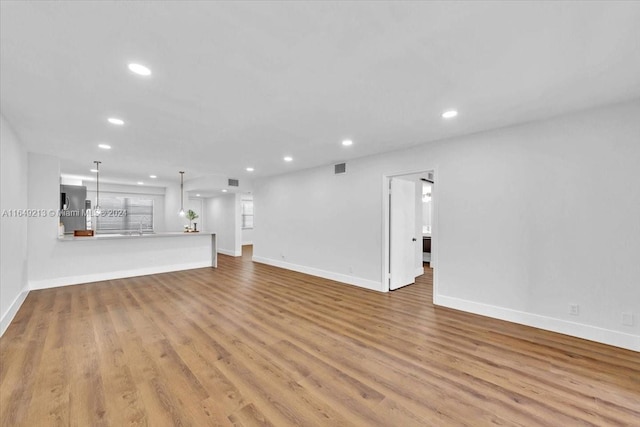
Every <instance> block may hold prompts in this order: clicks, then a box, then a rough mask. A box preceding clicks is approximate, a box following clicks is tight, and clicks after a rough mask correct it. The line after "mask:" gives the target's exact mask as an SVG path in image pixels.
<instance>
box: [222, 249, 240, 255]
mask: <svg viewBox="0 0 640 427" xmlns="http://www.w3.org/2000/svg"><path fill="white" fill-rule="evenodd" d="M218 253H219V254H223V255H229V256H242V250H239V251H232V250H231V249H220V248H218Z"/></svg>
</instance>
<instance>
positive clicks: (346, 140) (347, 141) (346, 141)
mask: <svg viewBox="0 0 640 427" xmlns="http://www.w3.org/2000/svg"><path fill="white" fill-rule="evenodd" d="M342 145H344V146H345V147H348V146H350V145H353V141H352V140H350V139H345V140H344V141H342Z"/></svg>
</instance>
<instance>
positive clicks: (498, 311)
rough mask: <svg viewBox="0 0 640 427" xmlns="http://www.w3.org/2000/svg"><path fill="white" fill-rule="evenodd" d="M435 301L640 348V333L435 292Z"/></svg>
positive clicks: (469, 310)
mask: <svg viewBox="0 0 640 427" xmlns="http://www.w3.org/2000/svg"><path fill="white" fill-rule="evenodd" d="M433 299H434V304H435V305H439V306H442V307H449V308H453V309H456V310H462V311H466V312H469V313H474V314H479V315H481V316H488V317H492V318H494V319H500V320H506V321H508V322H513V323H518V324H521V325H526V326H531V327H534V328H538V329H544V330H547V331H552V332H558V333H561V334H565V335H570V336H573V337H578V338H583V339H586V340H590V341H595V342H599V343H603V344H608V345H612V346H615V347H621V348H626V349H628V350H633V351H638V352H640V336H638V335H634V334H628V333H625V332H619V331H612V330H610V329H604V328H599V327H597V326H590V325H585V324H582V323H575V322H569V321H567V320H562V319H556V318H553V317H547V316H541V315H539V314H532V313H527V312H524V311H518V310H512V309H509V308H504V307H498V306H494V305H488V304H483V303H479V302H475V301H469V300H464V299H460V298H454V297H448V296H443V295H435V294H434V297H433Z"/></svg>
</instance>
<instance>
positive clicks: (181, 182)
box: [178, 171, 184, 216]
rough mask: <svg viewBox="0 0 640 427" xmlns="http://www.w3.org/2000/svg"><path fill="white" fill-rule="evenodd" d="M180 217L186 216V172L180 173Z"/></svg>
mask: <svg viewBox="0 0 640 427" xmlns="http://www.w3.org/2000/svg"><path fill="white" fill-rule="evenodd" d="M178 215H180V216H184V171H180V212H178Z"/></svg>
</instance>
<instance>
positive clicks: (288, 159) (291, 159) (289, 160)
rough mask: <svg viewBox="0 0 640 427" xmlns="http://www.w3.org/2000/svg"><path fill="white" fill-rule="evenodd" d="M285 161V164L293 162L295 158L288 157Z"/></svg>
mask: <svg viewBox="0 0 640 427" xmlns="http://www.w3.org/2000/svg"><path fill="white" fill-rule="evenodd" d="M284 161H285V162H292V161H293V157H291V156H286V157H285V158H284Z"/></svg>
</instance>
